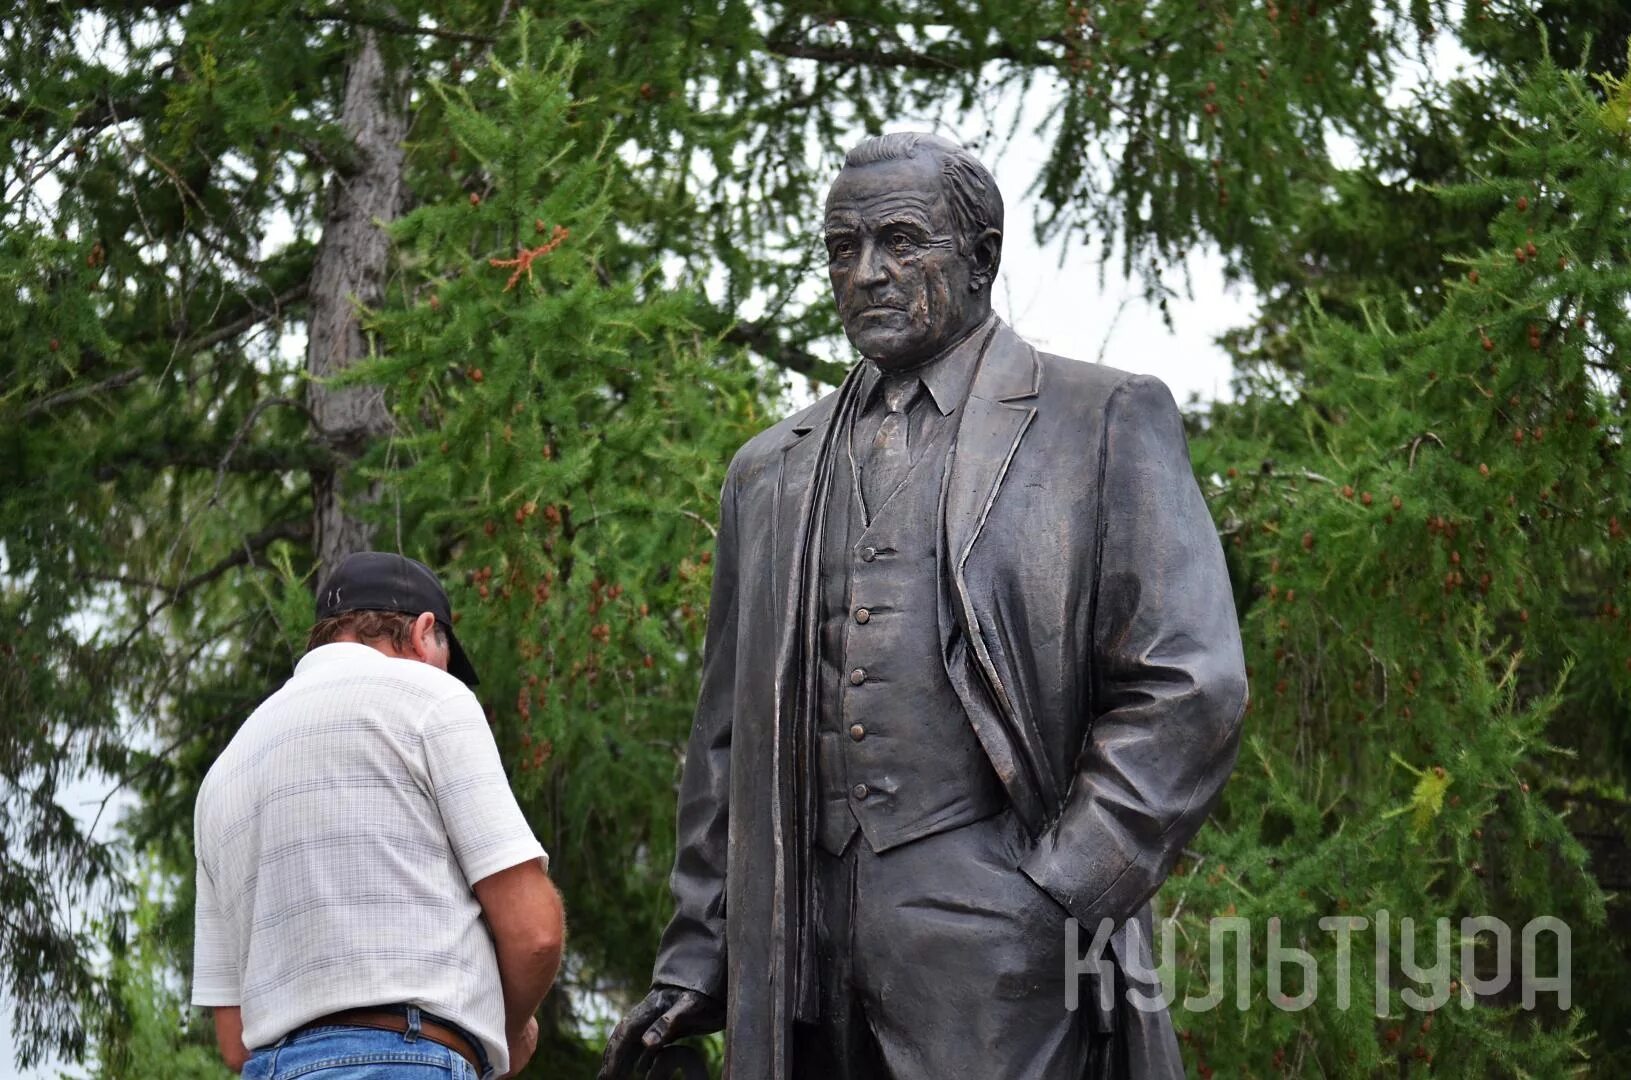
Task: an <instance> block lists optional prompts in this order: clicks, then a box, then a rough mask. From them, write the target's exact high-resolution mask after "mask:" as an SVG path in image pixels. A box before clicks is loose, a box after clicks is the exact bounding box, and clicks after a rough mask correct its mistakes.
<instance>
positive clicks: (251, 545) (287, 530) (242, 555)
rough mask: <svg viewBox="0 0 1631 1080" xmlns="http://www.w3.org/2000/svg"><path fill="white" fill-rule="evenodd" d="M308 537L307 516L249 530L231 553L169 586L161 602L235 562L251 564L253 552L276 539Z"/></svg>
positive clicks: (197, 585)
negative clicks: (171, 586)
mask: <svg viewBox="0 0 1631 1080" xmlns="http://www.w3.org/2000/svg"><path fill="white" fill-rule="evenodd" d="M309 539H311V520H310V519H309V518H302V519H300V520H298V521H280V522H278V523H277V524H275V525H268V526H267V527H266V528H264V529H262V530H261V531H260V532H257V533H251V534H250V535H249V536H246V537H244V539H243V543H241V544H239V545H238V547H237V548H236V549H235V550H234V551H233V552H232V554H230V555H228V556H227V557H226V558H224V559H222V560H221V561H220V562H218V563H216V564H215V565H214V566H212V567H210V568H209V569H208V570H203V571H200V572H199V573H197V574H194V575H193V576H192V577H190V578H188V579H187V580H186V581H183V582H180V583H178V584H177V585H176V586H175V587H174V588H172V589H170V590H169V594H170V595H169V596H168V597H166V598H165V605H169V604H173V603H175V602H176V601H177V600H180V599H181V598H182V597H183V596H186V595H187V594H188V593H190V592H192V591H193V590H194V589H198V588H202V587H203V586H205V585H208V584H209V583H210V582H212V581H214V580H215V579H216V578H218V577H220V576H221V575H222V574H224V573H226V572H227V571H228V570H231V569H232V568H233V567H235V566H244V565H246V564H252V563H253V562H254V561H255V556H257V555H259V554H260V553H261V552H263V551H265V550H266V549H267V548H268V547H271V546H272V544H273V543H274V542H276V541H278V540H309Z"/></svg>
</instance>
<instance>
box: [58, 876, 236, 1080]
mask: <svg viewBox="0 0 1631 1080" xmlns="http://www.w3.org/2000/svg"><path fill="white" fill-rule="evenodd" d="M163 880H164V878H163V876H162V875H161V874H158V873H155V872H154V870H153V868H152V867H148V868H147V869H146V870H144V871H143V872H141V873H140V874H139V875H138V880H137V881H136V883H135V892H136V906H135V909H134V910H133V911H132V912H131V914H130V921H131V924H132V927H133V929H135V931H136V934H135V943H134V944H133V945H132V947H131V948H129V949H128V950H127V949H122V948H121V949H117V950H116V952H115V955H114V957H113V959H112V962H111V963H110V964H109V972H108V985H109V1002H110V1008H109V1009H108V1011H107V1013H106V1014H105V1015H103V1016H102V1017H100V1024H99V1025H98V1026H99V1027H100V1028H101V1032H100V1036H101V1037H100V1038H98V1039H96V1040H94V1041H93V1042H92V1044H91V1050H92V1054H91V1060H90V1061H89V1062H88V1063H87V1064H88V1065H89V1066H90V1074H91V1075H92V1076H95V1077H98V1078H100V1080H121V1078H124V1077H132V1078H137V1077H159V1076H162V1077H166V1078H167V1080H169V1078H174V1080H229V1078H230V1077H231V1076H232V1075H233V1074H232V1072H231V1070H229V1069H228V1068H227V1067H226V1065H225V1064H224V1063H223V1062H222V1061H221V1057H220V1053H219V1052H218V1051H217V1050H216V1048H215V1037H214V1029H213V1028H212V1027H211V1026H210V1022H209V1020H208V1018H206V1017H204V1016H203V1014H202V1010H197V1009H193V1008H192V1006H191V1005H189V1004H188V992H187V991H188V988H187V987H186V986H185V984H183V983H182V982H181V981H180V979H178V977H177V975H176V972H177V970H178V969H179V968H180V967H183V966H185V964H186V962H187V961H186V960H185V959H183V957H184V956H185V954H186V953H187V952H188V951H189V950H190V945H191V925H190V923H189V924H188V926H187V927H186V928H185V930H184V931H182V932H180V933H178V930H179V929H180V928H179V927H178V926H177V925H176V920H175V917H174V913H175V900H174V898H171V899H170V900H169V902H166V898H165V897H164V896H163V890H161V889H160V888H159V885H160V883H161V882H162V881H163ZM191 906H192V905H191V903H190V902H189V903H187V904H185V905H184V909H185V910H186V911H187V912H188V913H189V914H190V911H191Z"/></svg>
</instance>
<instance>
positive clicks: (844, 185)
mask: <svg viewBox="0 0 1631 1080" xmlns="http://www.w3.org/2000/svg"><path fill="white" fill-rule="evenodd" d="M943 185H944V182H943V180H942V179H941V175H940V159H939V155H937V154H933V153H927V152H922V151H920V152H919V153H918V154H917V155H916V156H915V157H910V158H899V159H896V160H894V161H881V162H877V163H876V164H872V165H864V166H860V167H858V168H846V169H844V170H843V171H842V172H840V173H839V174H838V179H837V180H835V181H834V182H833V186H832V190H831V191H830V192H829V193H828V195H827V217H826V223H825V225H826V241H827V274H828V276H829V277H830V278H831V280H832V289H833V298H834V299H835V300H836V301H837V302H838V315H839V318H841V319H842V320H843V322H844V333H845V334H846V335H848V337H849V339H850V343H851V344H853V345H854V346H855V347H856V349H858V350H860V352H861V355H863V356H865V357H867V358H868V359H870V360H872V361H874V362H875V363H876V364H877V365H878V366H879V367H881V368H884V369H886V370H901V369H905V368H910V367H913V366H915V365H917V364H920V363H922V362H923V361H925V360H929V359H932V358H933V357H934V356H935V355H936V354H938V353H940V352H942V351H944V350H945V349H946V348H947V347H948V346H950V345H952V344H955V343H956V342H957V341H959V340H961V339H962V338H963V337H965V336H967V335H968V333H969V332H970V331H972V330H973V329H974V328H975V327H977V326H979V325H980V323H981V322H983V321H984V319H985V317H986V315H987V314H988V313H989V312H990V310H991V299H990V293H989V290H987V289H986V288H985V287H984V286H985V284H986V282H985V280H984V279H983V278H982V279H980V280H979V282H978V284H979V286H980V287H979V288H977V289H976V288H971V287H970V285H971V283H973V282H975V281H976V274H977V273H978V269H977V265H976V263H977V256H976V254H975V251H976V249H977V248H978V247H980V246H981V245H976V244H973V243H967V244H965V245H964V246H965V247H966V248H967V249H968V251H967V252H965V253H959V252H958V242H957V241H958V236H957V222H956V219H955V218H954V217H953V215H952V212H951V207H950V206H949V205H948V203H947V201H946V196H945V193H944V186H943Z"/></svg>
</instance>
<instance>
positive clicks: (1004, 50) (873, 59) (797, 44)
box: [765, 36, 1057, 74]
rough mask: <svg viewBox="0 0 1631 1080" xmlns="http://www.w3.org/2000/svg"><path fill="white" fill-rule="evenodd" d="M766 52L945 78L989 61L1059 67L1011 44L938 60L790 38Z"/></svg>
mask: <svg viewBox="0 0 1631 1080" xmlns="http://www.w3.org/2000/svg"><path fill="white" fill-rule="evenodd" d="M1042 40H1044V41H1052V40H1055V39H1052V38H1044V39H1042ZM765 48H766V49H767V50H769V51H770V52H772V53H775V54H776V55H777V56H785V57H788V58H790V59H794V60H814V61H816V62H818V63H822V64H836V65H838V66H840V67H882V68H897V69H902V70H906V71H932V72H938V73H941V74H945V73H947V72H952V71H975V70H977V69H978V66H979V65H980V64H981V63H984V62H985V61H987V60H1007V61H1009V62H1010V63H1016V64H1049V65H1052V64H1055V63H1057V61H1056V60H1055V59H1054V58H1052V57H1049V56H1047V55H1046V54H1044V53H1042V52H1039V51H1037V50H1034V49H1032V50H1025V49H1018V48H1015V47H1014V46H1013V45H1011V44H1007V43H1004V44H1000V45H996V46H993V47H992V48H991V49H990V50H977V49H968V50H965V51H963V52H960V53H958V54H956V55H954V56H936V55H934V54H932V53H926V52H913V51H911V50H910V49H879V48H873V47H869V46H860V45H815V44H811V43H810V42H808V41H799V40H797V39H795V38H792V37H788V36H776V37H772V38H768V39H767V40H766V41H765Z"/></svg>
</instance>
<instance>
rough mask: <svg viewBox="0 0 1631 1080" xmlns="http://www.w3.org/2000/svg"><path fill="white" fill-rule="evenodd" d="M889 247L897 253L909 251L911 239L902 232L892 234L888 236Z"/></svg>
mask: <svg viewBox="0 0 1631 1080" xmlns="http://www.w3.org/2000/svg"><path fill="white" fill-rule="evenodd" d="M889 246H890V248H891V249H893V250H894V251H897V252H900V251H909V250H911V248H912V238H911V237H910V236H907V235H906V234H905V233H903V232H899V231H896V232H892V233H890V234H889Z"/></svg>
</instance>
